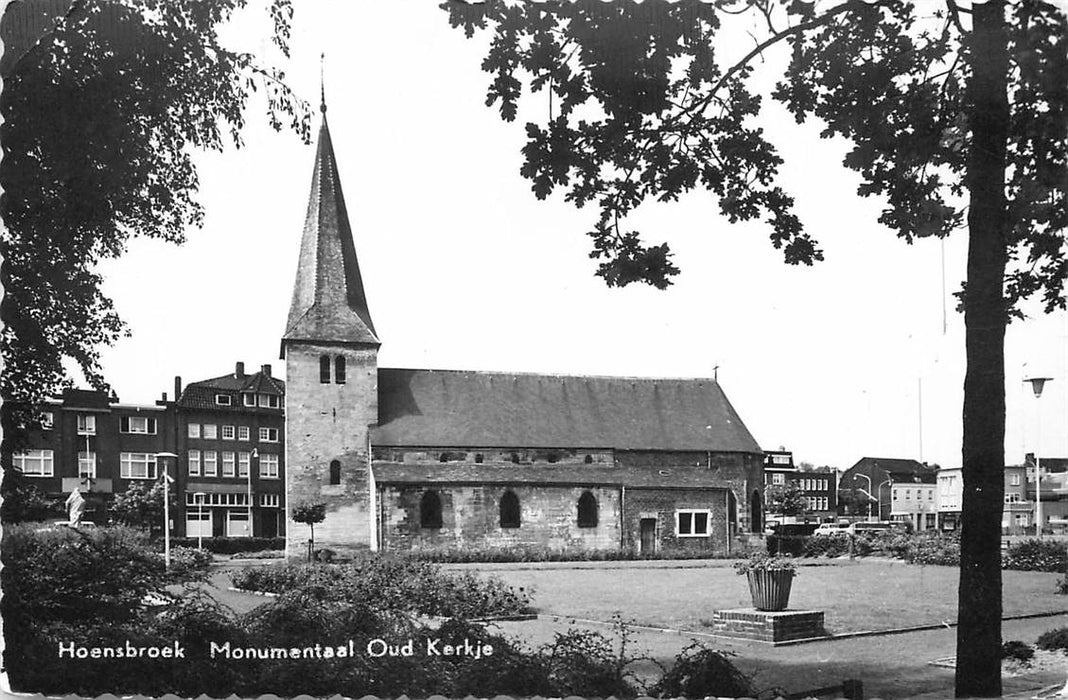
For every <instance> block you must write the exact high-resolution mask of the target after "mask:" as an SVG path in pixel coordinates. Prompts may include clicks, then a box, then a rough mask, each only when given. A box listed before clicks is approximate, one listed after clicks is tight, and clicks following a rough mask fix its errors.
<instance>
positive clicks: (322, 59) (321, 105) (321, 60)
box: [319, 51, 326, 119]
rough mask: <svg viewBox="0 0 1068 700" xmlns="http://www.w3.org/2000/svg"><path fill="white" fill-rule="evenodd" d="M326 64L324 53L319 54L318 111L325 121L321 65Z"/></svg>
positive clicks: (323, 83) (324, 98) (324, 97)
mask: <svg viewBox="0 0 1068 700" xmlns="http://www.w3.org/2000/svg"><path fill="white" fill-rule="evenodd" d="M324 63H326V52H325V51H324V52H323V53H321V54H319V111H320V112H322V113H323V119H326V80H325V79H324V78H323V64H324Z"/></svg>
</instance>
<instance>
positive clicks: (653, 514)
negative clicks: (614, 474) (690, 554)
mask: <svg viewBox="0 0 1068 700" xmlns="http://www.w3.org/2000/svg"><path fill="white" fill-rule="evenodd" d="M624 501H625V503H624V508H625V510H626V517H625V522H624V540H623V541H624V546H625V547H626V548H627V549H629V550H632V551H641V527H642V525H641V521H642V520H643V519H655V520H656V531H655V537H656V545H655V546H656V550H655V551H657V552H666V551H672V550H674V551H680V550H703V551H713V552H724V553H725V552H727V550H728V544H727V543H728V541H729V537H728V531H727V520H726V513H727V508H726V507H727V490H726V489H652V488H650V489H645V488H643V489H638V488H628V489H627V490H626V494H625V496H624ZM679 509H699V510H709V511H711V517H710V521H709V534H708V535H707V536H700V537H686V536H683V537H680V536H679V534H678V532H677V530H676V526H677V522H676V511H677V510H679Z"/></svg>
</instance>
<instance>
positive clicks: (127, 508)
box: [111, 481, 177, 531]
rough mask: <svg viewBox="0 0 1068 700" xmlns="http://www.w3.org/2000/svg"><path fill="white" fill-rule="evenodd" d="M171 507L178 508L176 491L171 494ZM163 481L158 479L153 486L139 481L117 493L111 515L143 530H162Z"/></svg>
mask: <svg viewBox="0 0 1068 700" xmlns="http://www.w3.org/2000/svg"><path fill="white" fill-rule="evenodd" d="M169 497H170V507H171V509H172V510H173V509H175V508H177V501H176V500H175V497H174V492H173V491H172V492H171V493H170V494H169ZM163 511H164V508H163V482H161V481H157V482H155V483H154V484H152V486H145V485H144V484H142V483H140V482H137V483H133V484H130V487H129V488H128V489H126V490H125V491H123V492H122V493H119V494H116V495H115V500H114V501H112V503H111V516H112V517H113V518H114V519H115V520H116V521H117V522H119V523H122V524H123V525H129V526H130V527H137V528H141V529H143V530H148V531H152V530H154V529H160V530H162V529H163V527H162V523H163Z"/></svg>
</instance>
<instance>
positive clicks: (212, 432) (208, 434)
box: [203, 423, 219, 440]
mask: <svg viewBox="0 0 1068 700" xmlns="http://www.w3.org/2000/svg"><path fill="white" fill-rule="evenodd" d="M203 434H204V439H205V440H214V439H216V438H218V437H219V430H218V426H216V425H215V424H213V423H205V424H204V433H203Z"/></svg>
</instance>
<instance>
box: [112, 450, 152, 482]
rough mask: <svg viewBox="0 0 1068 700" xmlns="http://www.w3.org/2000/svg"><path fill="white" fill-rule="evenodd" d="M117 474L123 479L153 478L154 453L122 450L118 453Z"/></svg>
mask: <svg viewBox="0 0 1068 700" xmlns="http://www.w3.org/2000/svg"><path fill="white" fill-rule="evenodd" d="M119 476H121V477H122V478H123V479H155V478H156V455H154V454H152V453H151V452H123V453H121V454H120V455H119Z"/></svg>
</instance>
